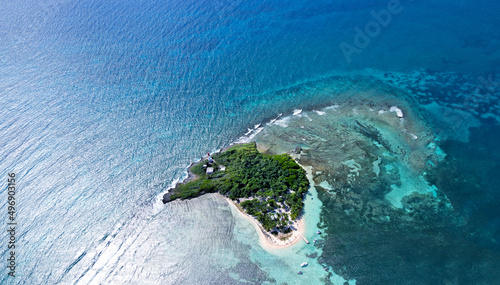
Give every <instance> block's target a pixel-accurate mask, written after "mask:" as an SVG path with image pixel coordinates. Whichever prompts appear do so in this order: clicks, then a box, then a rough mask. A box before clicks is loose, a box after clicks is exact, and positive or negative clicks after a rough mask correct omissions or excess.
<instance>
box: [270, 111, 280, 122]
mask: <svg viewBox="0 0 500 285" xmlns="http://www.w3.org/2000/svg"><path fill="white" fill-rule="evenodd" d="M281 115H283V113H279V114H278V116H276V118H274V119H272V120H271V121H269V123H270V124H272V123H274V122H276V120H278V119H279V118H280V117H281Z"/></svg>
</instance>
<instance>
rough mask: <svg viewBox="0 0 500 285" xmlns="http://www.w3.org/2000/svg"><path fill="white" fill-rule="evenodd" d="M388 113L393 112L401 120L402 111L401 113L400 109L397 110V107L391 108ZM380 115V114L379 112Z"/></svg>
mask: <svg viewBox="0 0 500 285" xmlns="http://www.w3.org/2000/svg"><path fill="white" fill-rule="evenodd" d="M389 112H395V113H396V115H397V116H398V118H403V111H401V109H399V108H398V107H396V106H392V107H391V108H390V109H389ZM379 114H380V112H379Z"/></svg>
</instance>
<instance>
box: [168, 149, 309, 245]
mask: <svg viewBox="0 0 500 285" xmlns="http://www.w3.org/2000/svg"><path fill="white" fill-rule="evenodd" d="M295 151H296V152H300V149H296V150H295ZM189 174H190V175H189V178H188V179H187V180H186V181H184V182H183V183H179V184H177V185H176V187H175V188H173V189H171V190H170V191H169V192H168V193H166V194H165V195H164V197H163V202H164V203H168V202H170V201H173V200H176V199H181V200H184V199H191V198H195V197H198V196H200V195H203V194H205V193H220V194H221V195H223V196H225V197H226V198H228V199H230V200H232V201H233V202H235V204H236V205H237V207H238V208H239V209H240V210H244V211H245V212H246V214H248V215H250V216H252V217H254V218H255V219H256V220H257V221H258V222H259V223H260V226H261V228H263V229H264V230H265V231H267V232H269V233H271V234H272V235H275V236H278V235H280V236H281V237H282V238H286V236H284V234H287V233H290V232H291V231H292V230H293V229H292V228H291V224H292V222H293V221H294V220H296V219H297V218H298V216H299V214H300V212H301V210H302V208H303V206H304V202H303V199H304V195H305V193H306V192H307V189H308V188H309V181H308V179H307V177H306V172H305V171H304V170H303V169H302V167H301V166H300V165H298V164H297V163H296V162H295V161H294V160H293V159H292V157H290V155H288V154H278V155H269V154H263V153H260V152H259V151H258V150H257V145H256V143H255V142H253V143H247V144H239V145H234V146H232V147H230V148H228V149H227V150H224V151H222V152H220V153H217V154H213V155H212V156H210V155H208V156H207V157H206V159H202V160H201V161H200V162H199V163H197V164H194V165H192V166H191V167H190V168H189Z"/></svg>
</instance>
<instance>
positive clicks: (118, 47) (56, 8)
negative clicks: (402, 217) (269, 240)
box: [0, 0, 500, 284]
mask: <svg viewBox="0 0 500 285" xmlns="http://www.w3.org/2000/svg"><path fill="white" fill-rule="evenodd" d="M390 3H391V1H378V0H377V1H260V0H259V1H229V2H224V1H120V2H115V1H101V2H99V1H93V0H91V1H65V0H54V1H50V0H49V1H45V2H41V1H17V2H7V1H3V2H2V3H1V7H2V9H0V40H1V42H2V44H1V45H0V106H1V110H0V122H1V124H0V134H1V135H0V146H1V148H0V157H1V159H0V177H2V179H3V181H4V182H3V183H4V184H3V186H1V187H0V189H2V194H1V195H0V196H1V197H4V198H2V200H0V202H1V203H0V204H1V205H2V207H1V209H2V211H4V212H6V211H7V210H6V209H7V204H6V202H7V200H6V198H5V197H6V196H7V194H6V192H7V186H6V183H7V182H6V179H7V173H9V172H15V173H16V175H17V176H18V177H19V180H18V184H17V187H18V192H17V199H18V216H17V221H18V224H19V226H18V230H17V246H18V250H17V255H16V257H17V259H18V263H17V275H18V277H16V279H12V278H10V277H8V275H7V272H8V271H7V269H6V268H5V266H4V267H3V268H2V270H1V272H2V273H1V274H2V275H1V276H0V282H1V283H5V284H9V283H8V282H11V283H12V284H57V283H61V284H69V283H72V282H73V281H76V282H77V283H78V284H89V283H92V282H94V283H95V284H98V283H102V284H123V283H126V282H129V283H130V284H138V283H140V284H239V283H244V282H245V281H247V282H249V283H262V282H264V281H266V280H267V281H268V282H271V283H272V280H271V281H269V280H270V277H269V271H270V270H274V269H273V268H268V267H266V266H263V264H264V263H265V262H264V261H262V260H259V258H270V257H268V256H267V255H265V254H264V253H259V254H255V253H254V252H255V250H258V249H254V248H251V247H250V246H249V245H247V244H244V243H241V241H240V240H239V239H238V237H236V236H233V228H234V227H235V226H234V221H232V220H231V219H232V218H231V214H230V212H229V210H228V209H227V206H226V205H225V204H224V201H220V200H217V199H216V198H206V199H199V200H193V201H190V202H186V203H184V204H182V203H178V204H173V205H167V206H164V205H162V204H161V203H159V199H160V197H161V194H162V193H163V192H164V191H165V190H166V189H167V188H168V187H169V186H170V185H171V184H172V183H173V182H174V181H178V180H179V179H182V178H184V176H185V169H186V166H187V165H189V164H190V163H191V162H193V161H195V160H196V159H198V158H199V157H200V156H201V155H203V154H205V153H206V152H212V151H214V150H217V149H220V148H222V147H224V146H227V145H228V144H230V143H232V142H234V141H236V140H237V139H238V138H239V137H241V136H242V135H243V134H244V133H246V132H247V129H248V128H252V127H253V126H254V125H256V124H259V123H264V122H266V121H268V120H270V119H272V118H274V117H276V116H277V115H278V114H280V113H283V114H290V113H291V112H292V110H294V109H301V108H304V109H307V108H312V107H314V106H317V105H322V104H326V103H328V102H329V100H333V99H334V98H332V96H334V94H335V92H340V91H339V90H343V89H342V88H344V89H346V90H348V89H350V88H355V87H351V86H352V85H351V84H352V82H353V80H348V79H346V78H349V76H353V74H364V75H366V74H370V76H372V75H377V76H378V75H380V74H384V73H398V74H412V73H413V72H415V71H421V70H425V71H426V72H428V73H430V74H435V73H440V72H447V73H451V74H457V78H464V79H463V80H461V81H460V80H456V81H454V82H453V83H450V84H453V85H454V86H455V87H456V88H455V89H457V90H459V89H460V86H461V85H460V84H464V85H465V84H468V86H479V89H480V92H482V94H486V95H487V96H488V98H490V100H486V101H485V102H482V103H481V104H482V105H481V107H480V108H473V109H471V108H469V107H460V105H463V106H466V103H467V102H466V101H464V100H463V99H460V98H458V99H456V100H453V98H454V94H455V93H453V92H451V95H450V93H447V94H448V95H447V96H445V95H437V94H441V93H439V92H437V91H436V92H434V91H432V90H431V92H429V94H430V95H427V93H426V94H424V95H422V96H421V97H422V98H420V99H419V100H420V102H424V103H425V98H423V97H433V101H437V102H441V101H443V102H447V103H450V102H452V103H455V105H453V108H456V109H464V110H465V111H468V112H469V113H471V114H472V115H473V116H475V117H476V118H477V119H478V120H481V125H480V126H478V127H476V128H475V129H471V132H470V133H471V135H470V139H469V141H468V142H463V141H460V140H454V139H453V136H452V137H445V138H444V139H443V143H442V145H443V149H444V150H445V152H447V153H448V158H449V163H448V164H447V165H445V166H443V168H440V169H437V170H436V173H434V175H435V177H434V178H433V179H435V181H436V183H437V184H438V185H441V187H442V188H443V189H442V190H443V191H444V192H445V193H446V194H447V196H448V197H449V198H450V200H451V202H452V204H453V206H454V207H455V209H456V210H457V215H458V217H459V219H462V224H460V228H459V229H455V230H453V229H450V228H451V227H450V226H447V225H449V224H446V223H445V222H443V221H441V224H440V223H437V222H436V225H438V226H436V227H434V228H433V229H430V230H429V229H427V230H429V231H431V232H430V233H429V232H426V234H428V236H431V237H435V235H434V234H433V232H432V230H435V231H440V232H442V235H443V236H445V237H448V238H449V239H445V241H444V242H443V243H445V244H446V243H447V242H446V240H449V244H451V245H453V246H449V245H447V246H443V247H437V249H436V245H435V244H434V243H432V244H431V245H429V247H427V248H426V244H427V243H426V242H425V241H422V240H421V239H419V240H417V241H414V242H415V244H418V246H419V247H420V248H422V249H421V250H420V251H418V250H416V249H415V250H409V249H407V250H402V248H410V249H411V247H412V246H411V245H409V242H411V241H412V239H400V240H398V239H396V240H397V241H396V242H395V243H394V244H395V245H394V246H385V247H383V252H382V253H380V252H377V251H376V250H375V249H376V247H373V246H367V244H368V245H370V238H373V239H372V242H374V243H376V242H379V241H380V240H384V239H387V237H388V233H387V232H382V233H381V232H380V231H378V229H372V230H373V232H375V233H377V234H373V235H372V236H369V235H368V234H369V232H370V230H371V229H370V228H363V227H360V228H356V229H355V230H356V231H359V233H361V234H363V235H364V238H362V239H360V240H359V243H356V242H352V241H356V239H353V238H352V237H350V236H349V231H348V228H347V227H348V225H347V223H346V224H337V226H339V227H340V229H343V230H344V232H345V233H346V234H345V235H340V238H338V239H336V240H335V241H333V240H332V242H331V243H325V245H324V249H323V251H324V253H325V256H322V257H320V260H321V261H322V262H326V264H327V265H328V266H330V267H331V268H332V270H333V271H334V272H336V273H337V274H341V275H342V276H344V277H345V278H346V279H356V280H358V283H357V284H473V283H475V284H495V283H497V281H496V280H499V279H498V272H497V270H496V269H498V265H499V264H500V262H499V259H500V257H499V256H500V253H499V251H500V250H499V246H498V240H499V238H500V236H499V235H500V231H499V228H500V222H499V219H498V217H499V216H500V215H499V211H498V198H499V197H498V196H499V194H498V193H499V192H498V189H499V188H498V187H499V182H498V173H500V172H499V171H498V170H499V168H498V163H499V156H498V146H497V145H496V143H497V142H498V134H499V132H498V130H499V129H498V121H496V120H495V119H494V116H499V109H498V94H499V92H500V90H499V89H500V85H499V84H498V80H499V77H498V76H497V75H496V74H498V73H499V72H500V70H499V66H500V52H499V51H500V49H499V48H500V31H499V30H500V18H499V17H498V12H500V4H499V3H498V2H496V1H492V0H481V1H468V0H464V1H439V2H436V1H428V0H425V1H424V0H422V1H409V0H408V1H401V3H400V5H399V6H397V7H398V9H397V10H398V11H399V12H397V13H393V14H391V18H390V20H387V23H386V25H385V26H380V30H379V31H378V30H371V32H372V35H373V37H371V38H369V41H368V42H366V41H365V43H364V46H363V47H362V48H357V52H355V53H353V54H351V55H350V56H349V59H350V61H348V60H346V56H345V54H344V53H343V52H342V49H341V44H342V43H347V44H349V45H351V46H356V45H355V36H356V30H355V28H356V27H359V28H360V29H362V30H365V28H366V25H367V24H368V23H370V22H371V21H373V20H374V16H373V15H372V14H371V11H374V12H375V13H379V12H380V11H382V10H387V9H388V5H396V4H394V3H393V4H390ZM331 76H336V77H333V79H331V78H332V77H331ZM447 78H449V77H447ZM325 79H328V80H325ZM440 83H442V84H447V82H440ZM321 84H330V85H331V86H332V87H331V88H332V94H333V95H331V94H324V93H321V94H319V93H314V92H302V91H301V90H303V88H304V86H306V88H309V89H314V88H315V86H317V85H321ZM323 87H324V86H323ZM394 88H401V89H403V90H405V88H407V89H408V91H411V90H410V89H411V86H406V87H405V86H403V85H401V84H396V83H394ZM455 89H454V90H455ZM472 92H473V90H472ZM412 94H416V93H415V92H413V93H412ZM417 95H418V94H417ZM450 97H451V98H452V99H450ZM495 104H496V105H495ZM495 106H497V107H495ZM474 112H475V113H474ZM485 114H492V116H489V115H488V116H486V115H485ZM482 115H483V118H481V116H482ZM463 118H465V117H454V118H453V119H455V120H460V119H463ZM464 120H465V119H464ZM437 121H438V122H439V120H437ZM437 128H438V129H439V126H437ZM460 130H461V129H460ZM457 132H458V130H457ZM464 165H466V166H464ZM446 167H448V168H446ZM450 169H451V170H450ZM452 170H453V171H454V172H453V171H452ZM439 171H441V173H439ZM449 173H456V175H457V176H460V177H462V178H463V179H464V180H465V181H467V182H463V183H455V184H450V183H446V180H444V179H443V178H442V177H443V176H444V175H445V174H448V175H449ZM464 176H467V177H464ZM471 181H473V182H471ZM446 187H448V188H446ZM325 203H326V204H325V205H328V201H327V200H325ZM332 209H334V207H332ZM332 211H333V210H332ZM329 214H331V212H329V211H328V209H327V210H325V211H324V213H323V215H324V217H327V216H328V215H329ZM5 215H6V214H2V216H4V217H5ZM221 220H223V221H225V222H220V221H221ZM450 223H451V222H450ZM203 225H211V226H210V227H208V226H207V227H206V228H205V227H203ZM343 226H344V227H346V228H342V227H343ZM412 230H415V229H412V228H407V227H406V228H403V229H401V230H400V232H398V231H395V233H397V234H394V236H398V237H401V236H408V235H409V234H410V233H411V231H412ZM415 231H416V232H420V233H422V231H423V230H422V229H421V228H419V229H418V230H415ZM424 231H425V230H424ZM423 236H425V235H424V234H423ZM457 236H459V237H457ZM1 237H2V241H6V240H7V234H6V232H5V231H4V233H3V234H2V236H1ZM199 237H206V238H203V239H201V240H200V238H199ZM358 237H359V235H358ZM394 238H395V237H394ZM377 239H378V240H377ZM2 244H5V242H2ZM452 248H455V249H460V248H465V249H464V251H463V252H464V254H460V251H458V250H457V251H455V252H451V251H450V250H451V249H452ZM0 252H1V253H2V254H1V256H2V259H3V261H2V262H5V258H4V257H6V256H7V254H8V251H7V248H6V245H2V247H1V249H0ZM330 252H336V254H338V255H342V258H334V257H335V256H334V255H327V254H328V253H330ZM478 252H480V253H481V254H476V253H478ZM379 253H380V254H379ZM349 254H353V255H355V257H356V258H354V257H353V256H351V255H349ZM365 257H366V258H365ZM461 259H462V260H461ZM401 260H404V262H401ZM277 262H279V261H277ZM396 264H397V267H396V268H397V270H394V269H393V268H394V267H395V266H396ZM468 266H470V267H472V268H473V269H471V270H470V271H467V270H464V268H466V267H468ZM445 269H446V270H445ZM395 271H396V272H395ZM234 272H237V275H238V277H235V275H234V274H233V273H234ZM230 273H231V274H230ZM425 276H426V278H427V279H426V278H424V277H425ZM402 280H404V281H402ZM447 282H448V283H447ZM453 282H455V283H453ZM291 284H294V283H293V282H291Z"/></svg>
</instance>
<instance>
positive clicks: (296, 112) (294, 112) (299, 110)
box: [293, 109, 302, 116]
mask: <svg viewBox="0 0 500 285" xmlns="http://www.w3.org/2000/svg"><path fill="white" fill-rule="evenodd" d="M300 113H302V109H295V110H293V115H294V116H297V115H298V114H300Z"/></svg>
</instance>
